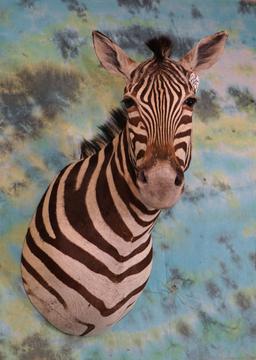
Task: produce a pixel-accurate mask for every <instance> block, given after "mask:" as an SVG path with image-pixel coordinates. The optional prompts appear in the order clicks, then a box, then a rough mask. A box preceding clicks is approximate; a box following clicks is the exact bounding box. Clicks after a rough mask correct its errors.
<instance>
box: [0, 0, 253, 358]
mask: <svg viewBox="0 0 256 360" xmlns="http://www.w3.org/2000/svg"><path fill="white" fill-rule="evenodd" d="M255 23H256V3H255V1H253V0H251V1H249V0H245V1H237V0H233V1H232V0H229V1H228V0H226V1H224V0H223V1H215V0H207V1H204V0H184V1H181V0H127V1H124V0H108V1H103V0H62V1H61V0H54V1H50V0H44V1H43V0H42V1H41V0H1V1H0V130H1V133H0V157H1V162H0V164H1V172H0V205H1V209H0V219H1V223H0V230H1V241H0V359H20V360H25V359H27V360H28V359H29V360H33V359H43V360H51V359H84V360H89V359H90V360H101V359H103V360H105V359H113V360H120V359H121V360H129V359H133V360H134V359H135V360H136V359H149V360H150V359H159V360H160V359H161V360H162V359H169V360H183V359H189V360H224V359H236V360H238V359H240V360H242V359H243V360H249V359H256V219H255V218H256V110H255V108H256V81H255V76H256V53H255V45H256V36H255ZM94 29H98V30H101V31H102V32H106V33H107V34H109V35H111V37H112V38H113V39H114V40H115V41H116V42H118V43H119V44H120V45H121V46H122V47H123V48H124V49H126V50H127V51H128V52H129V54H130V56H133V57H134V58H136V59H137V60H140V59H143V58H144V57H145V56H147V55H149V52H148V51H147V49H146V47H145V46H144V45H143V44H144V41H145V40H146V39H148V38H150V37H151V36H154V35H156V34H159V33H167V34H169V35H170V36H171V38H172V39H173V43H174V45H175V49H174V55H175V56H176V57H180V56H182V55H183V54H184V53H185V52H186V51H187V50H188V49H190V47H191V46H192V45H193V44H194V42H195V41H197V40H199V39H200V38H201V37H203V36H205V35H207V34H210V33H214V32H216V31H219V30H223V29H226V30H228V32H229V34H230V36H229V41H228V45H227V48H226V51H225V54H224V56H223V58H222V60H221V61H220V62H219V63H218V64H217V65H216V66H215V67H214V68H212V69H211V70H210V71H209V72H207V74H205V76H204V77H202V79H201V88H200V92H199V101H198V104H197V106H196V110H195V114H194V119H193V120H194V130H193V144H194V146H193V159H192V165H191V166H190V169H189V170H188V172H187V174H186V191H185V194H184V196H183V198H182V200H181V201H180V202H179V204H178V205H177V206H176V207H175V208H174V209H172V210H169V211H166V212H164V213H162V216H161V219H160V220H159V222H158V224H157V226H156V228H155V231H154V265H153V271H152V274H151V278H150V281H149V283H148V285H147V287H146V290H145V291H144V293H143V295H142V297H141V298H140V300H139V301H138V303H137V304H136V306H135V308H134V310H133V311H132V312H131V313H130V314H129V315H127V316H126V317H125V318H124V319H123V320H122V321H121V322H120V323H119V324H118V325H117V326H115V327H113V329H112V330H111V331H108V332H107V333H105V334H104V335H102V336H98V337H90V338H75V337H69V336H66V335H64V334H62V333H60V332H58V331H57V330H55V329H54V328H52V327H51V326H50V325H49V324H48V323H47V322H46V321H45V320H44V319H43V318H42V317H41V316H40V315H39V314H38V313H37V311H36V310H34V308H33V307H32V305H31V304H30V303H29V301H28V299H27V298H26V296H25V294H24V291H23V288H22V284H21V279H20V271H19V266H20V255H21V249H22V244H23V239H24V235H25V232H26V228H27V225H28V222H29V221H30V218H31V216H32V214H33V212H34V210H35V207H36V206H37V203H38V201H39V199H40V197H41V196H42V193H43V192H44V190H45V188H46V187H47V185H48V183H49V182H50V180H51V179H52V178H53V177H54V176H55V174H56V173H57V172H58V171H59V170H60V169H61V168H62V167H64V165H66V164H67V163H69V162H71V161H72V160H74V159H76V158H77V157H78V153H79V142H80V140H81V138H82V137H83V136H85V137H91V136H92V135H93V134H94V133H95V132H96V128H97V126H98V125H99V124H101V123H102V122H103V121H104V119H105V118H106V117H107V114H108V112H109V110H110V109H111V108H113V107H116V106H118V104H119V102H120V100H121V96H122V89H123V85H124V84H123V81H122V80H121V79H118V78H114V77H112V76H110V75H109V74H107V72H106V71H105V70H103V69H102V68H100V66H99V64H98V61H97V59H96V56H95V55H94V52H93V48H92V42H91V31H92V30H94Z"/></svg>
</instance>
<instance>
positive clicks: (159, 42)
mask: <svg viewBox="0 0 256 360" xmlns="http://www.w3.org/2000/svg"><path fill="white" fill-rule="evenodd" d="M146 45H147V47H148V48H149V49H150V50H151V51H152V52H153V53H154V57H155V58H156V59H157V60H159V61H161V60H163V58H164V57H169V56H170V55H171V48H172V42H171V39H170V38H168V37H167V36H159V37H158V38H153V39H150V40H148V41H147V42H146Z"/></svg>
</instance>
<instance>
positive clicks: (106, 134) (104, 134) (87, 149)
mask: <svg viewBox="0 0 256 360" xmlns="http://www.w3.org/2000/svg"><path fill="white" fill-rule="evenodd" d="M126 121H127V112H126V110H124V109H120V108H118V109H115V110H112V111H111V113H110V118H109V119H108V121H107V122H106V123H105V124H103V125H101V126H99V127H98V129H99V131H100V132H99V134H97V135H96V136H95V137H94V138H93V139H91V140H86V139H84V140H83V141H82V143H81V155H80V158H81V159H84V158H87V157H89V156H91V155H93V154H95V153H97V152H98V151H99V150H100V149H101V148H102V147H104V146H105V145H107V144H108V143H110V142H111V141H112V140H113V139H114V137H115V136H116V135H118V134H119V133H120V132H121V131H122V130H123V129H124V127H125V125H126Z"/></svg>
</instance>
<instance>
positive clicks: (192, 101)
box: [184, 97, 197, 108]
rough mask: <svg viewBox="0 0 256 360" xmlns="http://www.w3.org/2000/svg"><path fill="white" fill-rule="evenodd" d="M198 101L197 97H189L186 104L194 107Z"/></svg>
mask: <svg viewBox="0 0 256 360" xmlns="http://www.w3.org/2000/svg"><path fill="white" fill-rule="evenodd" d="M196 101H197V100H196V98H193V97H189V98H187V99H186V100H185V101H184V104H185V105H187V106H189V107H191V108H192V107H193V106H194V105H195V103H196Z"/></svg>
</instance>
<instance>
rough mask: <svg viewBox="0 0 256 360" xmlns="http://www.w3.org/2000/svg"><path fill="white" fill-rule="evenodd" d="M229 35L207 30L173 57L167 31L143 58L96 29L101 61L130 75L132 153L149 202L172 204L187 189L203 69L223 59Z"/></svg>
mask: <svg viewBox="0 0 256 360" xmlns="http://www.w3.org/2000/svg"><path fill="white" fill-rule="evenodd" d="M226 38H227V33H226V32H224V31H222V32H218V33H216V34H214V35H211V36H207V37H205V38H203V39H202V40H201V41H199V42H198V43H197V44H196V46H195V47H194V48H192V50H190V51H189V52H188V53H187V54H186V55H185V56H184V57H183V58H182V59H180V60H178V61H175V60H173V59H171V58H170V54H171V41H170V40H169V39H168V38H167V37H160V38H156V39H152V40H150V41H148V42H147V46H148V47H149V48H150V49H151V50H152V52H153V56H152V58H150V59H148V60H146V61H143V62H141V63H137V62H135V61H133V60H132V59H131V58H129V57H128V55H127V54H126V53H125V52H124V51H123V50H122V49H121V48H120V47H119V46H118V45H116V44H115V43H114V42H113V41H112V40H110V39H109V38H108V37H106V36H105V35H104V34H102V33H100V32H98V31H95V32H93V40H94V47H95V51H96V54H97V56H98V58H99V60H100V62H101V64H102V65H103V66H104V67H105V68H106V69H107V70H108V71H109V72H111V73H113V74H119V75H122V76H123V77H124V78H125V80H126V86H125V89H124V97H123V104H124V106H125V108H126V109H127V113H128V120H127V127H126V131H127V138H128V144H129V154H130V159H131V161H132V164H133V166H134V169H135V172H136V176H137V178H136V185H137V187H138V190H139V196H140V198H141V200H142V201H143V202H144V204H145V205H147V206H149V207H152V208H156V209H162V208H167V207H170V206H172V205H174V204H175V203H176V202H177V200H178V199H179V197H180V195H181V194H182V191H183V189H184V172H185V171H186V170H187V168H188V167H189V164H190V160H191V133H192V112H193V106H194V104H195V103H196V91H197V88H198V84H199V78H198V74H200V73H201V71H203V70H206V69H208V68H209V67H211V66H212V65H213V64H214V63H215V62H216V61H217V60H218V58H219V56H220V55H221V53H222V51H223V49H224V45H225V41H226Z"/></svg>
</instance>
